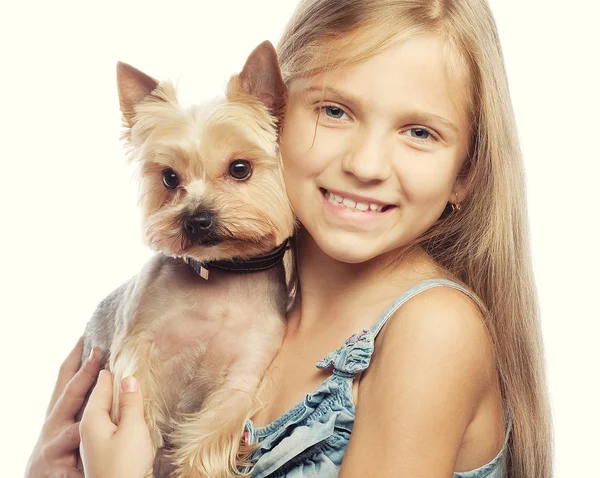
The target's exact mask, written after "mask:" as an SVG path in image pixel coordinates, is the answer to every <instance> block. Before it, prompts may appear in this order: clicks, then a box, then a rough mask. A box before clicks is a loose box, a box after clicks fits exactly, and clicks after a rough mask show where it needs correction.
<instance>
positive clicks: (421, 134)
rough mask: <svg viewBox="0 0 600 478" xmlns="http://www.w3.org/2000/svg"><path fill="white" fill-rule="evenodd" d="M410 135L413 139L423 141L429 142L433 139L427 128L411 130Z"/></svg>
mask: <svg viewBox="0 0 600 478" xmlns="http://www.w3.org/2000/svg"><path fill="white" fill-rule="evenodd" d="M410 135H411V136H412V137H413V138H416V139H421V140H428V139H429V138H431V133H430V132H429V131H428V130H426V129H425V128H411V129H410Z"/></svg>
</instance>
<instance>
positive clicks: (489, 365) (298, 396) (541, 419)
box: [27, 0, 552, 478]
mask: <svg viewBox="0 0 600 478" xmlns="http://www.w3.org/2000/svg"><path fill="white" fill-rule="evenodd" d="M279 55H280V62H281V67H282V71H283V74H284V79H285V80H286V83H287V85H288V90H289V99H288V107H287V112H286V117H285V120H284V124H283V129H282V137H281V151H282V156H283V162H284V169H285V180H286V186H287V190H288V194H289V198H290V201H291V203H292V205H293V207H294V210H295V212H296V214H297V216H298V218H299V221H300V223H301V227H300V229H299V231H298V233H297V236H296V238H295V248H296V249H295V254H296V262H297V263H296V269H295V271H296V282H295V283H296V287H295V288H294V289H293V292H294V293H293V302H292V304H291V306H290V310H289V314H288V325H287V334H286V337H285V340H284V343H283V346H282V348H281V351H280V353H279V355H278V356H277V357H276V359H275V360H274V362H273V364H272V365H271V368H270V369H269V373H268V377H269V380H268V381H267V382H266V386H265V387H264V389H263V391H262V392H261V399H262V400H263V402H264V403H265V407H264V408H263V409H262V410H260V411H259V412H258V413H257V414H256V415H255V416H254V417H253V418H252V420H251V421H250V422H249V423H248V426H247V433H246V440H247V441H248V443H252V444H258V445H259V446H258V448H257V450H256V452H255V454H254V458H255V459H256V462H255V466H254V468H253V470H252V475H253V476H255V477H257V478H263V477H267V476H270V477H275V476H290V477H292V476H293V477H330V476H340V477H344V478H351V477H362V476H377V477H385V476H390V477H391V476H393V477H411V478H415V477H435V478H438V477H443V476H444V477H445V476H454V477H455V478H483V477H488V478H492V477H493V478H499V477H501V476H507V477H511V478H548V477H551V476H552V466H551V464H552V445H551V443H552V442H551V425H550V411H549V405H548V396H547V389H546V383H545V376H544V370H543V364H544V362H543V347H542V342H541V334H540V326H539V318H538V307H537V303H536V293H535V286H534V280H533V275H532V270H531V260H530V256H529V250H528V235H527V210H526V207H525V185H524V179H523V171H522V168H523V166H522V162H521V155H520V151H519V145H518V141H517V135H516V130H515V124H514V119H513V113H512V109H511V105H510V98H509V93H508V87H507V81H506V74H505V71H504V66H503V59H502V54H501V49H500V45H499V41H498V36H497V31H496V26H495V24H494V21H493V18H492V15H491V13H490V10H489V7H488V5H487V2H486V1H485V0H305V1H303V2H302V3H301V4H300V5H299V7H298V9H297V11H296V13H295V14H294V16H293V18H292V19H291V21H290V22H289V24H288V27H287V29H286V30H285V32H284V34H283V37H282V39H281V42H280V45H279ZM348 337H349V338H348ZM79 354H80V344H78V346H77V347H76V348H75V349H74V350H73V352H72V353H71V355H70V356H69V358H68V359H67V360H66V361H65V364H64V366H63V367H62V369H61V373H60V375H59V378H58V382H57V386H56V390H55V393H54V395H53V398H52V400H51V403H50V406H49V409H48V410H49V413H48V419H47V421H46V423H45V424H44V428H43V429H42V433H41V436H40V440H39V442H38V445H37V447H36V449H35V450H34V452H33V454H32V457H31V460H30V463H29V467H28V475H27V476H29V477H38V476H79V475H78V474H77V472H76V471H75V470H74V468H73V465H74V459H75V458H74V452H75V450H76V448H77V446H78V444H79V431H78V430H79V426H78V424H77V423H75V422H74V416H75V414H76V412H77V410H78V409H79V407H80V406H81V404H82V400H83V396H84V395H85V393H86V391H87V390H88V389H89V387H90V386H91V384H92V383H93V380H94V379H95V377H96V374H97V373H98V359H99V358H98V357H97V356H92V357H91V358H90V360H89V361H88V363H87V364H86V366H85V367H84V368H83V369H82V370H81V371H79V372H77V373H75V371H76V370H77V365H78V362H79ZM315 364H316V365H317V366H316V367H315ZM126 380H127V381H126V382H125V383H124V384H123V388H124V390H126V391H127V390H130V393H124V394H123V395H122V400H123V401H122V404H121V405H122V407H123V413H122V416H123V421H122V422H121V424H120V426H119V427H116V426H114V425H113V424H112V423H110V420H109V418H108V408H109V407H110V399H111V396H110V393H111V392H110V390H111V388H110V387H111V377H110V374H109V373H108V372H102V373H101V374H100V378H99V382H98V385H97V387H96V388H95V390H94V393H93V394H92V397H91V400H90V402H89V404H88V407H87V408H86V414H85V416H84V419H83V420H82V424H81V430H82V438H83V439H82V454H83V461H84V463H85V466H86V476H87V477H88V478H96V477H100V478H109V477H114V476H119V477H127V478H129V477H131V478H136V477H140V478H141V477H143V476H144V473H145V471H146V470H147V469H148V468H149V467H150V460H151V458H150V452H149V438H148V432H147V429H146V427H145V424H144V421H143V414H142V411H141V410H142V408H141V403H142V395H141V391H140V390H139V387H137V386H136V382H135V380H134V379H133V378H129V379H126ZM132 457H136V459H135V460H132V459H131V458H132ZM53 473H54V474H53ZM60 473H67V474H66V475H60Z"/></svg>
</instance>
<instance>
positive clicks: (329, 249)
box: [315, 238, 383, 264]
mask: <svg viewBox="0 0 600 478" xmlns="http://www.w3.org/2000/svg"><path fill="white" fill-rule="evenodd" d="M315 242H316V243H317V245H318V246H319V248H320V249H321V250H322V251H323V252H324V253H325V254H327V255H328V256H329V257H331V258H332V259H334V260H336V261H339V262H345V263H347V264H361V263H364V262H368V261H370V260H371V259H374V258H375V257H378V256H379V255H381V254H382V253H383V251H382V250H381V249H380V248H378V247H374V246H375V245H370V244H367V243H366V241H365V240H364V239H362V240H360V241H359V240H355V241H353V240H351V239H348V238H346V239H345V240H342V239H341V238H331V239H327V240H318V239H317V240H316V241H315Z"/></svg>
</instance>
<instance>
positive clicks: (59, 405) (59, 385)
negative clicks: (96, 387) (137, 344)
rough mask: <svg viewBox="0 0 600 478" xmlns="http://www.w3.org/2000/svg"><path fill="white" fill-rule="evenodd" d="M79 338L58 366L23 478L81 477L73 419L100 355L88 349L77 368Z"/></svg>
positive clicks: (98, 364) (96, 351)
mask: <svg viewBox="0 0 600 478" xmlns="http://www.w3.org/2000/svg"><path fill="white" fill-rule="evenodd" d="M82 348H83V337H81V338H80V339H79V341H78V342H77V344H76V345H75V347H74V348H73V350H72V351H71V353H70V354H69V356H68V357H67V358H66V360H65V361H64V362H63V364H62V365H61V367H60V372H59V374H58V378H57V380H56V385H55V387H54V392H52V397H51V398H50V403H49V404H48V409H47V411H46V420H45V422H44V425H43V426H42V430H41V432H40V436H39V438H38V441H37V443H36V445H35V448H34V449H33V452H32V454H31V457H30V458H29V462H28V463H27V468H26V470H25V478H40V477H47V478H55V477H56V478H58V477H60V478H81V477H82V476H83V475H82V474H81V473H80V472H79V471H77V467H76V466H77V448H78V447H79V423H78V422H77V421H76V420H75V417H76V415H77V413H78V412H79V409H80V408H81V406H82V405H83V403H84V402H85V396H86V394H87V392H88V391H89V390H90V388H91V387H92V385H93V384H94V380H96V377H97V376H98V371H99V370H100V352H99V351H98V350H97V349H95V350H92V354H91V355H90V358H89V359H88V360H87V361H86V362H85V364H84V365H83V367H81V369H80V368H79V365H80V363H81V350H82Z"/></svg>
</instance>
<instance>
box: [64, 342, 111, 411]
mask: <svg viewBox="0 0 600 478" xmlns="http://www.w3.org/2000/svg"><path fill="white" fill-rule="evenodd" d="M92 352H93V353H92V356H91V358H89V359H88V360H86V362H85V363H84V364H83V367H81V368H80V369H79V370H78V371H77V373H76V374H75V375H74V376H73V377H72V378H71V380H69V382H68V383H67V385H66V386H65V387H64V390H63V393H62V395H60V397H59V398H58V402H57V403H56V406H55V408H54V410H53V412H52V414H53V416H54V417H55V418H56V419H58V420H73V419H74V417H75V415H76V414H77V412H78V411H79V409H80V408H81V407H82V405H83V403H84V402H85V397H86V395H87V393H88V392H89V390H90V388H92V385H94V382H95V381H96V378H97V377H98V372H99V371H100V351H99V350H98V349H97V348H96V349H93V351H92Z"/></svg>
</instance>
